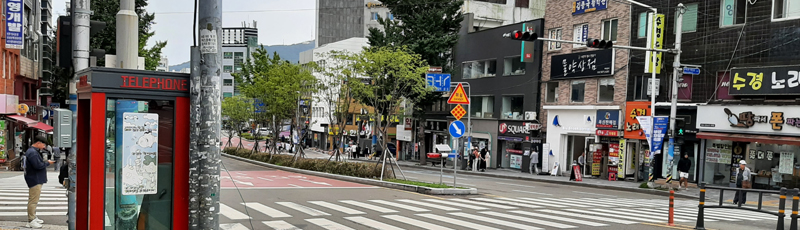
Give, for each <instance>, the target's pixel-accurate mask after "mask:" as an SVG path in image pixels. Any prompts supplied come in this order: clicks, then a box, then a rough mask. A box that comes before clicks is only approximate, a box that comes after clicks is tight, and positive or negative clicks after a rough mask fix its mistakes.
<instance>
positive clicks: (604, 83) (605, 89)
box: [597, 78, 615, 102]
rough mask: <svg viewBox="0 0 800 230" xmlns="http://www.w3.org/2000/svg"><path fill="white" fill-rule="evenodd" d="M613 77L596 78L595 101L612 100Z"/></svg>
mask: <svg viewBox="0 0 800 230" xmlns="http://www.w3.org/2000/svg"><path fill="white" fill-rule="evenodd" d="M614 82H615V79H614V78H601V79H598V85H597V101H603V102H611V101H614Z"/></svg>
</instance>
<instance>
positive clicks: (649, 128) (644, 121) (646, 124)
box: [636, 116, 653, 146]
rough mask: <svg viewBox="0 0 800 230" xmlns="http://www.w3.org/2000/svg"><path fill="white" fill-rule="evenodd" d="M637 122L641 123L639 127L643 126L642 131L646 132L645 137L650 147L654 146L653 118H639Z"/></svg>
mask: <svg viewBox="0 0 800 230" xmlns="http://www.w3.org/2000/svg"><path fill="white" fill-rule="evenodd" d="M636 120H637V121H639V126H641V129H642V131H643V132H644V137H645V139H646V140H647V145H648V146H653V143H652V140H653V138H650V137H651V134H652V132H653V118H652V117H650V116H638V117H636Z"/></svg>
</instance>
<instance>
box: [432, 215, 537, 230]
mask: <svg viewBox="0 0 800 230" xmlns="http://www.w3.org/2000/svg"><path fill="white" fill-rule="evenodd" d="M448 214H450V215H454V216H460V217H464V218H467V219H472V220H480V221H483V222H487V223H492V224H496V225H503V226H507V227H512V228H518V229H534V230H535V229H542V228H537V227H533V226H528V225H524V224H519V223H514V222H509V221H505V220H498V219H494V218H489V217H485V216H479V215H473V214H469V213H463V212H457V213H448Z"/></svg>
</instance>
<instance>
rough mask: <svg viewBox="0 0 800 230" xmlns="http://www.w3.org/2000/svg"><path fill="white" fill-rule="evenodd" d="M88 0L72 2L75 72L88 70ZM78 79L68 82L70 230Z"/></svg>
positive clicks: (75, 173) (72, 224)
mask: <svg viewBox="0 0 800 230" xmlns="http://www.w3.org/2000/svg"><path fill="white" fill-rule="evenodd" d="M91 5H92V4H91V1H90V0H74V1H72V49H73V50H72V65H73V66H74V68H75V72H78V71H80V70H83V69H86V68H89V32H90V30H89V29H90V28H89V25H90V23H89V17H90V16H91V15H92V11H91V8H90V7H91ZM77 84H78V78H77V75H75V76H73V77H72V80H71V81H70V82H69V110H72V148H70V150H69V157H67V161H68V163H67V165H68V168H69V186H68V187H67V191H68V192H67V200H68V208H67V217H68V219H67V223H68V225H69V229H70V230H75V218H76V217H75V216H76V215H75V212H76V211H75V208H76V204H77V198H76V196H75V192H76V191H75V182H76V181H75V180H76V179H77V177H78V171H77V168H76V166H77V156H76V155H77V150H78V145H77V143H78V142H77V141H76V137H77V136H78V125H77V124H78V88H77V86H78V85H77Z"/></svg>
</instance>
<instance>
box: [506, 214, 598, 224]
mask: <svg viewBox="0 0 800 230" xmlns="http://www.w3.org/2000/svg"><path fill="white" fill-rule="evenodd" d="M510 212H513V213H516V214H522V215H528V216H533V217H539V218H545V219H547V220H558V221H564V222H571V223H576V224H582V225H589V226H593V227H602V226H608V225H607V224H600V223H595V222H591V221H583V220H578V219H575V218H566V217H560V216H553V215H547V214H541V213H534V212H527V211H510Z"/></svg>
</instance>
